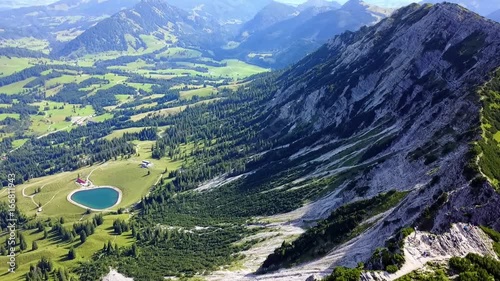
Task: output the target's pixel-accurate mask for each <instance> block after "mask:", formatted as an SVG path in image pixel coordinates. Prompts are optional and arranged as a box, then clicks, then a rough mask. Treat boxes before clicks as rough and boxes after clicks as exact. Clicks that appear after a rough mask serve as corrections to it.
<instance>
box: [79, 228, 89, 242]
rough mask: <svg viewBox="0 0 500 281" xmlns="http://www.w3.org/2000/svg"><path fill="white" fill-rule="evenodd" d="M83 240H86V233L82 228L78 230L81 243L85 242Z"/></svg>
mask: <svg viewBox="0 0 500 281" xmlns="http://www.w3.org/2000/svg"><path fill="white" fill-rule="evenodd" d="M85 241H87V234H86V233H85V231H84V230H82V231H81V232H80V242H82V244H83V243H85Z"/></svg>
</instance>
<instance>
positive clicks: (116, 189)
mask: <svg viewBox="0 0 500 281" xmlns="http://www.w3.org/2000/svg"><path fill="white" fill-rule="evenodd" d="M106 188H109V189H113V190H114V191H116V192H118V198H117V199H116V202H115V204H113V206H111V207H108V208H104V209H96V208H91V207H88V206H85V205H83V204H80V203H78V202H76V201H74V200H73V199H72V198H71V197H73V195H74V194H75V193H78V192H81V191H91V190H96V189H106ZM122 198H123V193H122V191H121V189H119V188H117V187H114V186H94V187H91V188H79V189H76V190H73V191H71V192H70V193H69V194H68V196H67V197H66V199H67V200H68V201H69V202H70V203H71V204H73V205H76V206H78V207H80V208H83V209H86V210H87V209H89V210H91V211H94V212H104V211H112V210H111V209H112V208H114V207H116V206H118V204H120V203H121V201H122Z"/></svg>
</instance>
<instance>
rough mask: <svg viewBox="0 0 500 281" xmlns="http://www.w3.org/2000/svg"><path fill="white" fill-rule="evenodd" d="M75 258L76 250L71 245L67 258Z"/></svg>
mask: <svg viewBox="0 0 500 281" xmlns="http://www.w3.org/2000/svg"><path fill="white" fill-rule="evenodd" d="M75 258H76V251H75V248H73V247H71V248H70V249H69V252H68V259H69V260H74V259H75Z"/></svg>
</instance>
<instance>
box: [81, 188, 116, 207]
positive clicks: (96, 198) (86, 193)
mask: <svg viewBox="0 0 500 281" xmlns="http://www.w3.org/2000/svg"><path fill="white" fill-rule="evenodd" d="M118 195H119V194H118V191H116V190H114V189H112V188H109V187H103V188H95V189H89V190H82V191H77V192H75V193H74V194H73V195H71V199H72V200H73V201H75V202H76V203H79V204H82V205H84V206H86V207H88V208H91V209H107V208H109V207H112V206H113V205H115V204H116V202H117V201H118Z"/></svg>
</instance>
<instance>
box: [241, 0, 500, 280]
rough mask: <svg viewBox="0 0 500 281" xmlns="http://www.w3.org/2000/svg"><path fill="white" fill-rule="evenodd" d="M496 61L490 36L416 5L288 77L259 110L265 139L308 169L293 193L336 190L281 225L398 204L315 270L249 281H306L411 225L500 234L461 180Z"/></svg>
mask: <svg viewBox="0 0 500 281" xmlns="http://www.w3.org/2000/svg"><path fill="white" fill-rule="evenodd" d="M499 51H500V24H497V23H495V22H492V21H489V20H486V19H484V18H481V17H478V16H477V15H476V14H474V13H472V12H470V11H467V10H465V9H463V8H462V7H460V6H458V5H455V4H437V5H434V6H431V5H422V6H420V5H416V4H414V5H410V6H408V7H405V8H403V9H400V10H398V11H397V12H395V13H394V14H393V15H392V16H391V17H389V18H387V19H385V20H382V21H381V22H380V23H378V24H376V25H375V26H373V27H370V28H367V27H365V28H362V29H361V30H360V31H358V32H355V33H351V32H347V33H344V34H342V35H340V36H337V37H335V38H334V39H332V40H330V41H329V42H328V43H327V44H326V45H325V46H323V47H322V48H320V49H319V50H318V51H317V52H315V53H313V54H311V55H309V56H307V57H306V58H305V59H303V60H302V61H300V62H299V63H298V64H297V65H295V66H294V67H292V68H290V69H289V70H288V71H286V72H285V73H284V74H283V75H282V76H281V78H279V79H278V80H279V81H278V83H280V85H282V87H281V88H280V90H279V91H278V92H277V93H276V94H275V96H274V99H273V100H272V102H270V103H269V104H268V105H267V110H268V111H269V113H270V117H269V118H268V123H269V124H270V126H269V127H270V128H272V130H269V129H268V130H267V133H268V134H269V136H270V137H275V138H277V139H280V138H282V139H288V140H290V139H291V140H292V141H290V142H289V143H288V144H286V145H285V146H284V147H285V148H281V149H282V150H283V151H284V150H286V151H287V153H288V155H289V156H288V160H296V159H299V158H306V159H309V161H307V162H306V163H304V164H303V166H304V167H312V168H311V169H310V173H309V174H307V175H305V176H303V177H301V178H299V179H296V180H295V181H294V182H293V184H295V185H297V186H298V187H297V188H301V187H303V186H307V183H308V181H309V180H311V179H322V178H329V177H333V178H336V179H338V178H341V179H344V181H343V183H342V184H341V185H340V186H339V187H338V188H337V189H336V190H335V191H333V192H331V193H330V194H328V195H327V196H325V197H323V198H322V199H320V200H318V201H316V202H314V203H310V204H308V205H307V206H305V207H303V208H301V209H299V210H297V211H294V212H292V213H290V214H287V215H285V217H286V218H287V220H289V221H292V222H291V224H292V225H301V226H303V225H304V223H307V222H309V221H314V220H317V219H321V218H325V217H327V216H328V215H329V214H330V213H331V211H332V210H334V209H336V208H338V207H339V206H342V205H345V204H348V203H349V202H353V201H357V200H360V199H363V198H371V197H373V196H375V195H377V194H380V193H383V192H387V191H389V190H399V191H405V192H408V195H407V196H406V197H405V198H404V199H403V200H402V201H401V202H400V203H399V204H398V205H397V206H396V207H395V208H393V209H390V210H389V211H387V212H385V213H383V214H381V215H380V216H377V217H376V218H373V219H372V220H368V221H367V222H366V223H367V224H369V225H371V226H370V227H369V228H368V229H367V230H366V231H364V232H363V233H362V234H361V235H359V236H357V237H356V238H354V239H352V240H351V241H349V242H346V243H345V244H343V245H339V246H338V247H335V248H334V249H333V250H332V251H330V252H328V253H327V254H326V255H324V256H323V257H322V258H320V259H317V260H315V261H312V262H308V263H305V264H301V265H299V266H297V267H294V268H292V269H283V270H280V271H278V272H277V273H272V274H268V275H264V276H262V277H256V278H257V279H262V280H265V279H273V280H304V279H305V278H304V274H311V273H318V274H320V275H324V274H326V273H327V272H331V269H332V268H333V267H334V266H338V265H345V266H351V267H353V266H356V264H357V263H358V262H366V261H367V260H368V259H369V258H370V256H371V255H372V254H373V252H374V250H375V249H376V248H377V247H380V246H383V245H384V243H385V241H386V240H387V239H388V238H389V237H391V236H392V235H394V234H395V233H396V232H397V231H398V230H399V229H401V228H402V227H405V226H409V225H417V226H419V227H420V229H421V230H427V231H433V232H435V233H440V232H445V231H448V230H449V226H450V224H451V223H454V222H472V223H476V224H488V225H493V226H496V227H497V228H498V227H500V225H499V223H498V217H499V216H500V211H499V210H498V209H496V208H495V206H498V202H499V200H500V196H499V195H498V193H496V192H494V191H493V189H492V188H491V186H490V185H489V184H482V185H481V186H480V188H479V189H478V187H477V186H476V187H471V183H470V181H469V179H468V178H466V177H465V176H464V170H465V167H466V164H467V162H468V161H470V160H471V159H470V158H471V157H470V155H469V154H468V152H469V151H470V149H471V146H470V143H471V142H472V141H473V140H475V139H478V138H479V137H480V134H481V132H480V130H479V127H480V110H481V105H480V102H479V95H478V93H477V90H478V88H479V87H480V86H481V85H483V84H484V83H485V82H486V81H488V80H489V77H490V75H491V73H493V72H494V71H495V69H497V68H498V67H500V57H499V56H498V53H499ZM278 150H279V149H278ZM278 154H279V153H278ZM346 174H347V175H348V176H346ZM301 183H302V184H303V186H300V184H301ZM278 188H279V187H278ZM478 190H479V191H478ZM471 202H474V203H473V204H472V203H471ZM457 210H461V211H457ZM443 255H444V254H443ZM249 280H250V279H249ZM252 280H253V279H252Z"/></svg>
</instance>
